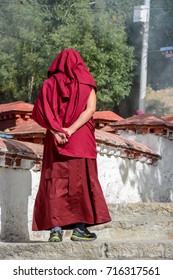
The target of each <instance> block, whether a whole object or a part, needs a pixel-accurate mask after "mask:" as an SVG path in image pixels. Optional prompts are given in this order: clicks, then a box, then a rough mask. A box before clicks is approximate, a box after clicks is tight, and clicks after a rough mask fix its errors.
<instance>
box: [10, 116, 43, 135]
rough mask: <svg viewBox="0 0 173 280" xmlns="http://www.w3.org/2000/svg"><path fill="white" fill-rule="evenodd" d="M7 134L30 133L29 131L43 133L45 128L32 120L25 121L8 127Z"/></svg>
mask: <svg viewBox="0 0 173 280" xmlns="http://www.w3.org/2000/svg"><path fill="white" fill-rule="evenodd" d="M9 130H10V131H9V132H8V134H11V135H13V134H31V133H45V132H46V129H45V128H43V127H41V126H40V125H38V124H37V123H36V122H35V121H34V120H32V119H28V120H27V121H25V122H23V123H21V124H19V125H17V126H15V127H13V128H11V129H9Z"/></svg>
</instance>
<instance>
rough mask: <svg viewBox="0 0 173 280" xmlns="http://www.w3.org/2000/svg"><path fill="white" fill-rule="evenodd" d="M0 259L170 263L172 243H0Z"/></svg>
mask: <svg viewBox="0 0 173 280" xmlns="http://www.w3.org/2000/svg"><path fill="white" fill-rule="evenodd" d="M0 259H1V260H124V259H126V260H128V259H129V260H137V259H138V260H141V259H143V260H144V259H145V260H159V259H162V260H171V259H173V241H168V240H157V241H154V240H152V241H151V240H138V241H136V240H130V241H115V238H114V240H106V239H99V238H98V239H97V240H95V241H92V242H80V243H79V242H73V241H70V240H67V239H64V240H63V242H61V243H48V242H30V243H3V242H1V243H0Z"/></svg>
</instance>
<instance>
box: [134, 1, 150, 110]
mask: <svg viewBox="0 0 173 280" xmlns="http://www.w3.org/2000/svg"><path fill="white" fill-rule="evenodd" d="M135 8H137V9H139V8H140V16H139V18H138V19H137V20H134V21H136V22H137V21H141V22H143V34H142V35H143V36H142V53H141V73H140V91H139V110H142V111H144V112H145V101H146V90H147V66H148V37H149V18H150V0H144V5H141V6H136V7H135ZM138 12H139V11H138ZM142 13H143V14H142Z"/></svg>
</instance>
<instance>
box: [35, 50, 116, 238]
mask: <svg viewBox="0 0 173 280" xmlns="http://www.w3.org/2000/svg"><path fill="white" fill-rule="evenodd" d="M96 92H97V88H96V83H95V81H94V79H93V77H92V75H91V74H90V72H89V70H88V68H87V66H86V65H85V63H84V61H83V59H82V57H81V55H80V54H79V53H78V52H77V51H75V50H73V49H65V50H63V51H62V52H61V53H59V54H58V56H57V57H56V58H55V60H54V61H53V63H52V65H51V66H50V68H49V70H48V78H47V79H46V80H45V81H44V82H43V85H42V87H41V89H40V92H39V94H38V97H37V100H36V103H35V105H34V108H33V113H32V118H33V119H34V120H35V121H36V122H37V123H38V124H39V125H40V126H42V127H44V128H46V136H45V141H44V152H43V164H42V171H41V178H40V184H39V189H38V192H37V196H36V200H35V205H34V214H33V227H32V229H33V230H34V231H39V230H50V238H49V241H50V242H60V241H62V240H63V230H67V229H71V230H72V235H71V240H72V241H91V240H95V239H96V238H97V236H96V234H95V233H94V232H90V231H89V230H88V227H90V226H93V225H98V224H102V223H107V222H109V221H110V220H111V217H110V214H109V210H108V207H107V205H106V201H105V198H104V195H103V192H102V189H101V186H100V183H99V180H98V173H97V161H96V157H97V152H96V140H95V135H94V123H93V117H92V116H93V114H94V112H95V110H96Z"/></svg>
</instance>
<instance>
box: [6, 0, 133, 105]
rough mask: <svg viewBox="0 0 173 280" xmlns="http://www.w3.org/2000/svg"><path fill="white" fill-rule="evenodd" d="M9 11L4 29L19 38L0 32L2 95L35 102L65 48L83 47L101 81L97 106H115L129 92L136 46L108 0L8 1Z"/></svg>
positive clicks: (92, 68) (82, 49) (95, 76)
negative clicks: (9, 47) (16, 3)
mask: <svg viewBox="0 0 173 280" xmlns="http://www.w3.org/2000/svg"><path fill="white" fill-rule="evenodd" d="M4 11H5V13H6V14H7V15H8V16H7V17H5V18H4V19H3V21H2V22H1V28H0V30H1V29H3V30H5V32H6V33H7V34H9V33H10V34H13V35H14V37H8V36H7V35H3V34H1V37H2V38H3V44H2V45H1V47H0V48H1V53H2V56H1V65H3V66H0V75H1V78H0V89H1V92H2V93H3V96H5V97H7V96H10V98H11V97H12V98H13V99H23V100H26V101H29V102H30V101H32V102H34V100H35V98H36V96H37V93H38V89H39V87H40V84H41V82H42V81H43V79H45V78H46V71H47V68H48V67H49V65H50V63H51V61H52V60H53V58H54V57H55V56H56V55H57V54H58V52H59V51H61V50H62V49H64V48H74V49H76V50H78V51H79V52H80V53H81V55H82V57H83V59H84V60H85V62H86V64H87V66H88V68H89V69H90V71H91V73H92V74H93V76H94V78H95V79H96V82H97V85H98V109H110V110H114V108H115V106H116V105H117V104H119V102H120V101H121V100H122V99H123V98H124V97H125V96H127V95H128V94H129V92H130V88H131V84H132V74H133V67H134V63H135V60H134V54H133V48H132V47H131V46H130V45H128V42H127V40H128V38H127V33H126V30H125V24H124V17H123V14H120V13H118V12H114V13H113V12H112V10H111V9H108V5H107V1H102V0H101V1H100V0H97V1H92V2H91V1H89V0H85V1H84V0H78V1H71V0H70V1H65V0H64V1H55V0H54V1H48V0H47V1H24V5H20V4H19V5H17V6H16V5H12V4H9V5H6V6H5V7H3V9H2V10H1V13H2V14H4ZM19 15H20V16H19ZM12 28H14V31H13V30H12ZM7 45H10V46H11V47H12V46H13V49H12V50H11V51H9V49H8V48H7ZM6 57H8V59H7V58H6ZM8 81H10V83H9V82H8Z"/></svg>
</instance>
